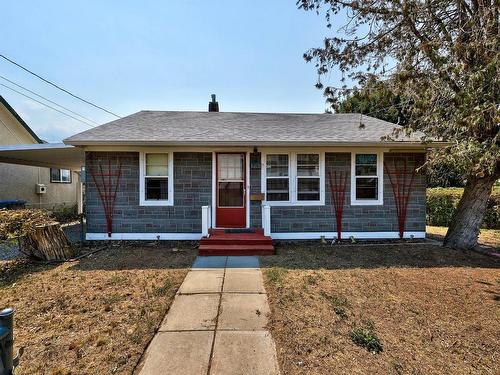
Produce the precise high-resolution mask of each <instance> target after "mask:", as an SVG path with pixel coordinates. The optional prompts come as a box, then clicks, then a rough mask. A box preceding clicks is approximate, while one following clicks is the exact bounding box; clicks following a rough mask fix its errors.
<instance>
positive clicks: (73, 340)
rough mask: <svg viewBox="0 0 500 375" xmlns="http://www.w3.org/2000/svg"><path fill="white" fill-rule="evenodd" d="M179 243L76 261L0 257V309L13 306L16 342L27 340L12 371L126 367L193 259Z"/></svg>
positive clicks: (116, 369) (124, 369) (118, 370)
mask: <svg viewBox="0 0 500 375" xmlns="http://www.w3.org/2000/svg"><path fill="white" fill-rule="evenodd" d="M177 247H178V248H179V245H178V246H177ZM188 247H191V249H190V248H188ZM180 248H181V249H182V251H175V252H172V251H171V249H170V248H168V247H156V246H149V247H148V246H145V245H137V246H120V247H112V248H109V249H106V250H104V251H102V252H99V253H96V254H94V255H91V256H90V257H88V258H85V259H82V260H80V261H79V262H74V263H64V264H58V265H34V264H29V263H25V262H21V261H15V262H4V263H1V264H0V308H3V307H6V306H12V307H14V308H15V309H16V315H15V332H14V333H15V347H16V348H19V347H20V346H24V347H25V352H24V355H23V357H22V358H21V365H20V366H19V367H18V369H17V371H16V374H89V373H101V374H130V373H131V372H132V371H133V369H134V367H135V365H136V364H137V362H138V361H139V358H140V356H141V355H142V353H143V351H144V349H145V347H146V346H147V344H148V343H149V341H150V340H151V338H152V337H153V335H154V333H155V331H156V329H157V327H158V326H159V324H160V323H161V321H162V319H163V317H164V315H165V313H166V311H167V310H168V308H169V306H170V303H171V302H172V300H173V297H174V295H175V293H176V291H177V289H178V288H179V286H180V284H181V282H182V280H183V279H184V277H185V275H186V273H187V271H188V267H189V266H190V265H191V263H192V260H193V259H194V256H195V251H194V250H192V244H186V245H181V247H180Z"/></svg>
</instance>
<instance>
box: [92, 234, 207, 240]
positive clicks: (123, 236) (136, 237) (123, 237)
mask: <svg viewBox="0 0 500 375" xmlns="http://www.w3.org/2000/svg"><path fill="white" fill-rule="evenodd" d="M158 237H159V239H160V240H174V241H183V240H186V241H197V240H199V239H201V237H202V234H201V233H112V234H111V238H110V237H108V234H107V233H87V235H86V236H85V238H86V239H87V241H106V240H122V241H135V240H158Z"/></svg>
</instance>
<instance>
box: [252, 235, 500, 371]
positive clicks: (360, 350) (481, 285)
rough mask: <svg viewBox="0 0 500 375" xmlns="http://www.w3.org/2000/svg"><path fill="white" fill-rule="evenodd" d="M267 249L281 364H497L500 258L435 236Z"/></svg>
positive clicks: (446, 367) (412, 367) (426, 367)
mask: <svg viewBox="0 0 500 375" xmlns="http://www.w3.org/2000/svg"><path fill="white" fill-rule="evenodd" d="M277 249H278V255H277V256H273V257H261V262H262V267H263V274H264V280H265V286H266V290H267V293H268V298H269V303H270V306H271V319H270V323H269V329H270V331H271V333H272V335H273V337H274V339H275V341H276V345H277V352H278V357H279V362H280V366H281V371H282V373H284V374H367V373H370V374H495V373H496V371H497V370H498V367H497V365H498V358H499V356H500V336H499V335H498V332H500V320H499V319H498V303H499V300H500V261H499V260H497V259H494V258H492V257H487V256H484V255H482V254H477V253H474V252H462V251H455V250H450V249H445V248H441V247H438V246H432V245H428V244H413V245H400V244H396V245H394V244H391V245H376V246H345V245H337V246H335V245H333V246H331V245H321V244H319V243H302V244H300V243H288V244H285V243H282V244H279V245H278V247H277Z"/></svg>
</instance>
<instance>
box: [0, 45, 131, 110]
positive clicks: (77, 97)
mask: <svg viewBox="0 0 500 375" xmlns="http://www.w3.org/2000/svg"><path fill="white" fill-rule="evenodd" d="M0 57H1V58H3V59H5V60H6V61H8V62H10V63H11V64H14V65H16V66H17V67H19V68H21V69H23V70H24V71H26V72H28V73H29V74H31V75H34V76H35V77H37V78H39V79H41V80H42V81H44V82H45V83H48V84H49V85H51V86H53V87H55V88H56V89H58V90H61V91H63V92H65V93H66V94H68V95H71V96H72V97H74V98H76V99H78V100H81V101H82V102H84V103H87V104H89V105H91V106H93V107H95V108H98V109H100V110H101V111H104V112H107V113H109V114H110V115H113V116H115V117H117V118H121V116H118V115H117V114H116V113H113V112H111V111H109V110H107V109H106V108H103V107H100V106H98V105H97V104H94V103H92V102H90V101H88V100H86V99H83V98H82V97H80V96H78V95H75V94H73V93H71V92H69V91H68V90H66V89H64V88H62V87H61V86H58V85H56V84H55V83H53V82H51V81H49V80H47V79H45V78H43V77H42V76H40V75H38V74H36V73H34V72H32V71H31V70H29V69H28V68H25V67H24V66H22V65H21V64H18V63H17V62H15V61H13V60H11V59H9V58H8V57H6V56H4V55H0Z"/></svg>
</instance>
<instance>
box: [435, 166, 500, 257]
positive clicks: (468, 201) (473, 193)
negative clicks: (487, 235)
mask: <svg viewBox="0 0 500 375" xmlns="http://www.w3.org/2000/svg"><path fill="white" fill-rule="evenodd" d="M497 178H498V176H497V175H496V174H495V175H493V176H488V177H483V178H470V179H468V180H467V185H466V186H465V189H464V193H463V195H462V198H461V199H460V202H459V203H458V206H457V210H456V211H455V213H454V215H453V217H452V219H451V223H450V226H449V228H448V232H447V233H446V237H445V239H444V243H443V245H444V246H449V247H453V248H455V249H472V248H474V247H476V245H477V238H478V236H479V229H480V227H481V223H482V221H483V217H484V213H485V211H486V205H487V203H488V199H489V198H490V195H491V189H492V187H493V184H494V183H495V181H496V179H497Z"/></svg>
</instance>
